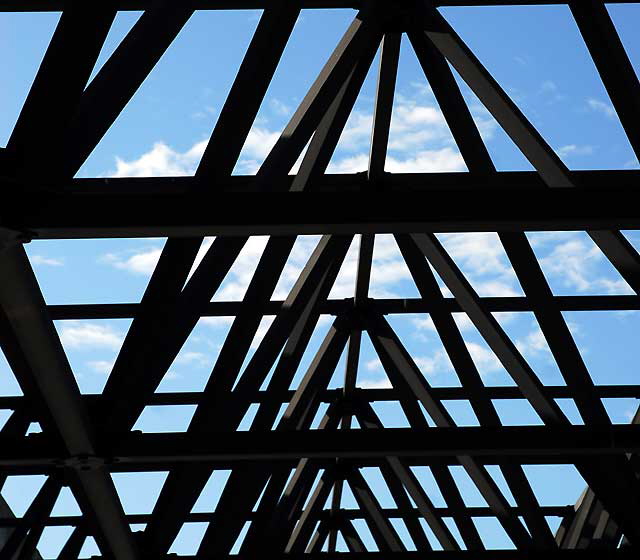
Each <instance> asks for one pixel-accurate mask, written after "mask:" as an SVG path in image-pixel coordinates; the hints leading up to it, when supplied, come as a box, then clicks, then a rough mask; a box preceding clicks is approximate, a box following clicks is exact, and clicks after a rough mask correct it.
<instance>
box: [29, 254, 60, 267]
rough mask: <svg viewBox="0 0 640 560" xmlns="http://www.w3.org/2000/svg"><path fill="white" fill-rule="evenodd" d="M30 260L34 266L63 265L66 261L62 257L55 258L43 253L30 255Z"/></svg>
mask: <svg viewBox="0 0 640 560" xmlns="http://www.w3.org/2000/svg"><path fill="white" fill-rule="evenodd" d="M29 260H30V261H31V264H32V265H34V266H63V265H64V261H63V260H62V259H54V258H50V257H43V256H42V255H30V256H29Z"/></svg>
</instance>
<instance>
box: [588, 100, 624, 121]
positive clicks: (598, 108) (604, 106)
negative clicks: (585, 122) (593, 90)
mask: <svg viewBox="0 0 640 560" xmlns="http://www.w3.org/2000/svg"><path fill="white" fill-rule="evenodd" d="M587 107H588V108H589V109H591V110H592V111H595V112H597V113H601V114H603V115H604V116H605V117H607V118H609V119H615V118H616V116H617V114H616V111H615V109H614V108H613V106H612V105H611V104H610V103H605V102H604V101H600V100H599V99H594V98H590V99H587Z"/></svg>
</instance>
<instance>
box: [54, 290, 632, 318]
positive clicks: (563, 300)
mask: <svg viewBox="0 0 640 560" xmlns="http://www.w3.org/2000/svg"><path fill="white" fill-rule="evenodd" d="M481 299H482V303H483V305H484V307H485V308H486V309H487V310H488V311H491V312H503V311H515V312H518V311H523V312H524V311H533V309H534V305H533V304H531V303H530V302H529V300H528V299H527V298H524V297H486V298H481ZM554 302H555V305H556V306H557V308H558V309H560V310H561V311H638V310H640V296H555V297H554ZM283 304H284V302H283V301H270V302H269V303H268V304H266V305H265V306H264V308H263V309H262V311H263V313H264V315H276V314H278V313H280V312H281V311H282V309H283ZM167 305H169V304H167ZM353 305H354V304H353V300H352V299H350V298H348V299H339V300H338V299H336V300H328V301H327V302H326V303H325V304H324V305H323V306H322V308H321V313H322V314H327V315H339V314H341V313H345V312H346V311H348V310H349V309H351V308H352V307H353ZM441 305H442V306H444V309H445V310H446V311H447V312H448V313H461V312H462V309H461V307H460V303H459V302H458V301H457V300H455V299H454V298H444V299H443V300H442V302H438V303H437V306H438V309H442V307H441ZM242 306H243V303H242V302H241V301H212V302H210V303H208V304H207V305H206V306H205V307H204V308H203V311H202V317H234V316H236V315H238V314H239V313H240V312H241V310H242ZM363 306H364V307H366V308H367V309H372V310H374V311H376V312H378V313H382V314H383V315H404V314H411V313H430V312H432V311H433V310H434V309H435V305H434V302H432V301H428V300H425V299H421V298H408V299H368V300H367V302H366V304H363ZM48 311H49V314H50V315H51V318H52V319H54V320H56V321H60V320H77V319H130V318H132V317H135V316H136V315H137V313H138V304H137V303H90V304H66V305H49V306H48Z"/></svg>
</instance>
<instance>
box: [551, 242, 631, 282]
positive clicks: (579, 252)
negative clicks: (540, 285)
mask: <svg viewBox="0 0 640 560" xmlns="http://www.w3.org/2000/svg"><path fill="white" fill-rule="evenodd" d="M557 239H562V236H557ZM604 262H605V256H604V255H603V253H602V252H601V251H600V249H598V247H597V246H596V245H595V244H594V243H592V242H591V241H589V240H587V239H584V238H583V237H582V236H576V235H575V234H566V236H565V237H564V240H563V241H562V242H557V243H556V244H555V245H554V246H553V249H552V250H551V251H550V252H549V253H548V254H547V255H546V256H545V257H543V258H541V259H540V265H541V266H542V268H543V270H544V271H545V273H547V274H549V275H551V276H554V277H556V278H558V279H559V280H561V281H562V283H563V284H564V285H565V286H567V287H569V288H573V289H575V290H577V291H578V292H589V291H591V292H593V291H600V292H604V293H607V294H627V293H632V291H631V288H629V286H628V285H627V283H626V282H625V281H624V280H623V279H622V278H615V279H613V278H609V277H607V276H604V275H603V274H602V269H601V268H600V265H602V264H603V263H604Z"/></svg>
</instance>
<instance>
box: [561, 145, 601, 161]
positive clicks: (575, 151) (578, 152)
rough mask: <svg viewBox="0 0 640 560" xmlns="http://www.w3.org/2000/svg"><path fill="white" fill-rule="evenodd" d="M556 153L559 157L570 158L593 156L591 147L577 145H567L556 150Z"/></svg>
mask: <svg viewBox="0 0 640 560" xmlns="http://www.w3.org/2000/svg"><path fill="white" fill-rule="evenodd" d="M556 151H557V153H558V155H559V156H560V157H562V158H566V157H572V156H590V155H592V154H593V151H594V147H593V146H588V145H587V146H578V145H577V144H568V145H566V146H562V147H560V148H558V149H557V150H556Z"/></svg>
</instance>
